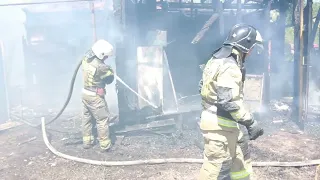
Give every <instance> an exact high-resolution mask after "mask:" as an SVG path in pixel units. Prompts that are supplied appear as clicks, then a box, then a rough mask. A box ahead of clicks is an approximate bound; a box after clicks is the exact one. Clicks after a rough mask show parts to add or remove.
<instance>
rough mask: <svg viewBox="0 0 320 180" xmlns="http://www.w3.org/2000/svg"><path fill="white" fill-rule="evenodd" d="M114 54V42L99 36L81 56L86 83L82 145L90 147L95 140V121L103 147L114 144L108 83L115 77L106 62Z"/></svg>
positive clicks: (107, 147)
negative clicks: (110, 132) (106, 90)
mask: <svg viewBox="0 0 320 180" xmlns="http://www.w3.org/2000/svg"><path fill="white" fill-rule="evenodd" d="M112 54H113V46H112V45H111V44H110V43H109V42H107V41H105V40H98V41H97V42H96V43H94V44H93V46H92V48H91V49H90V50H89V51H88V52H87V53H86V54H85V56H84V58H83V60H82V70H83V83H84V87H83V89H82V104H83V118H82V128H83V148H85V149H88V148H90V147H92V146H93V144H94V136H93V134H92V128H93V125H94V124H96V126H97V132H98V141H99V144H100V148H101V151H103V152H104V151H107V150H109V149H110V148H111V139H110V135H109V125H108V123H110V122H109V121H110V114H109V110H108V106H107V103H106V101H105V98H104V96H105V94H106V92H105V86H106V85H107V84H111V83H112V82H113V80H114V72H113V70H112V69H111V67H110V66H108V65H106V64H105V63H104V60H106V59H107V58H108V57H110V56H112Z"/></svg>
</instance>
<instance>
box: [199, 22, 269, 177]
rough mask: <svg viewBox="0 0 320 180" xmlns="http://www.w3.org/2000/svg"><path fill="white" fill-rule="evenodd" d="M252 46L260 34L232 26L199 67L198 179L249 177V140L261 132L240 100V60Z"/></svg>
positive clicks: (241, 92)
mask: <svg viewBox="0 0 320 180" xmlns="http://www.w3.org/2000/svg"><path fill="white" fill-rule="evenodd" d="M255 45H261V46H262V37H261V35H260V33H259V32H258V31H257V30H256V29H255V28H254V27H252V26H249V25H245V24H237V25H235V26H234V27H233V28H232V29H231V31H230V34H229V36H228V37H227V39H226V41H225V42H224V43H223V46H222V47H221V48H219V49H218V50H216V51H215V52H214V53H213V54H212V57H211V59H210V60H209V61H208V62H207V63H206V65H205V67H204V69H203V75H202V80H201V81H200V83H199V88H200V92H201V97H202V107H203V110H202V113H201V121H200V129H201V131H202V134H203V137H204V163H203V165H202V167H201V170H200V178H199V179H200V180H231V179H250V173H251V171H252V165H251V160H250V157H249V156H250V154H249V152H248V139H245V138H244V135H243V133H242V132H241V130H240V128H239V124H241V125H243V126H245V127H246V129H247V130H248V135H249V138H250V140H255V139H256V138H258V137H259V136H261V135H262V134H263V129H262V128H260V127H259V126H258V123H257V121H256V119H255V118H254V116H253V115H252V114H250V112H248V111H247V110H246V109H245V108H244V103H243V84H244V79H245V69H244V65H243V63H244V61H245V58H246V56H248V54H249V53H250V51H251V50H252V48H253V47H254V46H255Z"/></svg>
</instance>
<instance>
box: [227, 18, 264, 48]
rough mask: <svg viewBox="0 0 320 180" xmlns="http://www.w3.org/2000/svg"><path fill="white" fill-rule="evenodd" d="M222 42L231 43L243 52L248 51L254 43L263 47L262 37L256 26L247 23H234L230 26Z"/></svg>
mask: <svg viewBox="0 0 320 180" xmlns="http://www.w3.org/2000/svg"><path fill="white" fill-rule="evenodd" d="M223 44H224V45H231V46H233V47H236V48H237V49H239V50H240V51H242V52H243V53H248V52H249V51H250V50H251V49H252V48H253V47H254V46H255V45H258V46H259V47H260V48H263V39H262V36H261V34H260V32H259V31H258V30H257V29H256V28H254V27H252V26H250V25H247V24H236V25H235V26H233V27H232V29H231V31H230V33H229V35H228V37H227V39H226V40H225V42H224V43H223Z"/></svg>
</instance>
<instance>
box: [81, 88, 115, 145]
mask: <svg viewBox="0 0 320 180" xmlns="http://www.w3.org/2000/svg"><path fill="white" fill-rule="evenodd" d="M82 104H83V118H82V128H83V130H82V133H83V144H85V145H92V144H93V143H94V136H93V134H92V128H93V124H96V125H97V132H98V141H99V144H100V147H101V149H103V150H107V149H109V148H110V147H111V139H110V135H109V126H108V120H109V110H108V106H107V103H106V101H105V99H104V98H103V97H101V96H98V95H94V96H90V95H86V94H83V97H82Z"/></svg>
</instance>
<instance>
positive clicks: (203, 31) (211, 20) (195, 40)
mask: <svg viewBox="0 0 320 180" xmlns="http://www.w3.org/2000/svg"><path fill="white" fill-rule="evenodd" d="M218 18H219V14H218V13H214V14H212V16H211V17H210V18H209V19H208V21H207V22H206V23H205V24H204V25H203V26H202V28H201V30H200V31H199V32H198V33H197V34H196V36H195V37H194V38H193V40H192V42H191V43H192V44H197V43H198V42H199V41H200V40H201V39H202V38H203V36H204V35H205V34H206V32H207V31H208V30H209V29H210V27H211V26H212V25H213V23H214V22H216V20H217V19H218Z"/></svg>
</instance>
